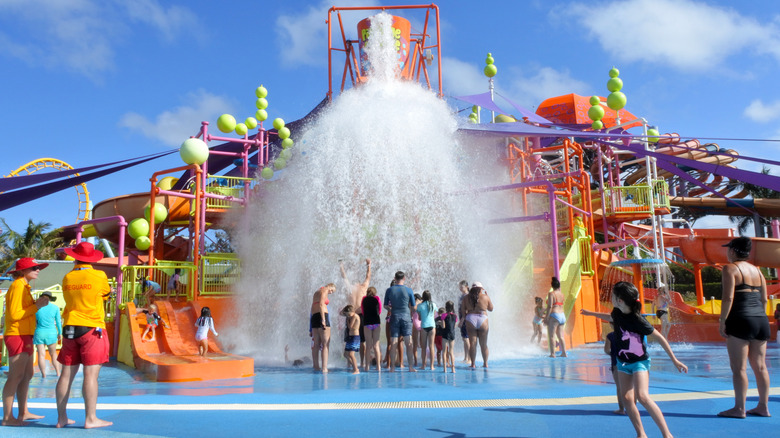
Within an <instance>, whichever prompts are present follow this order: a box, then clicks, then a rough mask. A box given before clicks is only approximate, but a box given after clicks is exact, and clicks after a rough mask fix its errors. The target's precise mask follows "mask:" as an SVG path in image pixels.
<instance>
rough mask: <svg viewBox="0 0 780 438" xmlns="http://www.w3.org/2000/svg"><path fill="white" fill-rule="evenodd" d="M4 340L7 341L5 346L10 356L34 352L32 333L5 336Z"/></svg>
mask: <svg viewBox="0 0 780 438" xmlns="http://www.w3.org/2000/svg"><path fill="white" fill-rule="evenodd" d="M3 341H4V342H5V348H6V349H7V350H8V357H14V356H16V355H17V354H21V353H27V354H29V355H30V356H32V354H33V351H34V350H33V337H32V335H9V336H4V337H3Z"/></svg>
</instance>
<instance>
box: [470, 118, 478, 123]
mask: <svg viewBox="0 0 780 438" xmlns="http://www.w3.org/2000/svg"><path fill="white" fill-rule="evenodd" d="M469 123H474V124H476V123H477V119H475V118H472V117H469Z"/></svg>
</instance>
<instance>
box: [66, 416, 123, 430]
mask: <svg viewBox="0 0 780 438" xmlns="http://www.w3.org/2000/svg"><path fill="white" fill-rule="evenodd" d="M69 421H70V420H69ZM112 424H114V423H113V422H111V421H105V420H101V419H100V418H96V419H95V420H94V421H90V422H88V423H84V429H95V428H98V427H106V426H111V425H112Z"/></svg>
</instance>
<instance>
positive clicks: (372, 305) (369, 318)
mask: <svg viewBox="0 0 780 438" xmlns="http://www.w3.org/2000/svg"><path fill="white" fill-rule="evenodd" d="M360 308H361V310H362V314H363V322H364V323H365V325H364V326H363V333H364V337H365V338H366V360H365V367H364V368H363V369H364V370H366V371H368V370H369V369H371V355H372V354H373V356H374V360H375V361H376V370H377V371H380V370H381V369H382V365H381V362H382V352H381V351H380V350H379V334H380V327H381V324H382V318H381V315H382V301H381V300H380V299H379V297H378V296H376V288H375V287H374V286H370V287H369V288H368V289H367V290H366V296H365V297H363V300H362V301H361V303H360Z"/></svg>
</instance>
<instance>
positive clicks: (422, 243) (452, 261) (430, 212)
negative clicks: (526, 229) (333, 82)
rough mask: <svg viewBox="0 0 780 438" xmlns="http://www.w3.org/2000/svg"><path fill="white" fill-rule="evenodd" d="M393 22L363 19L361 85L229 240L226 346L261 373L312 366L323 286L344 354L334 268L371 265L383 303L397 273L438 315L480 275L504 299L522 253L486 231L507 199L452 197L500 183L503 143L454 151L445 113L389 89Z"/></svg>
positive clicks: (309, 133)
mask: <svg viewBox="0 0 780 438" xmlns="http://www.w3.org/2000/svg"><path fill="white" fill-rule="evenodd" d="M390 20H391V19H390V16H389V15H388V14H386V13H382V14H379V15H378V16H376V17H374V18H373V19H372V34H371V37H370V39H369V41H368V42H367V45H366V47H365V50H366V52H367V54H368V57H369V61H370V65H371V74H370V76H369V80H368V81H367V82H366V83H364V84H362V85H361V86H359V87H356V88H354V89H351V90H348V91H346V92H344V93H343V94H342V95H340V96H339V97H338V98H337V99H335V100H334V102H333V103H332V104H331V105H330V106H329V107H328V108H327V109H326V110H324V111H323V112H322V114H321V115H320V116H319V117H318V119H317V120H316V121H314V122H313V123H312V124H311V125H310V126H308V127H306V128H304V131H303V132H299V133H296V136H297V137H298V138H299V139H300V141H299V142H298V143H297V144H298V146H296V148H297V149H298V150H297V151H296V153H295V155H294V157H293V158H292V159H291V161H290V164H289V167H288V168H287V169H286V170H285V171H284V175H283V177H282V178H280V179H279V180H277V181H273V182H267V183H264V185H263V186H262V189H261V198H260V200H259V201H257V202H255V203H254V204H253V205H252V206H250V207H249V208H248V210H247V214H246V215H245V222H244V224H243V225H242V228H243V229H244V230H245V231H244V232H242V234H241V238H240V239H234V240H239V241H238V242H237V247H238V252H239V254H240V256H241V258H242V261H243V262H242V277H243V280H242V282H241V284H240V285H239V289H240V290H239V297H238V300H239V302H240V303H241V304H240V306H239V308H240V314H239V315H238V327H239V329H238V330H233V331H231V332H228V333H226V334H227V335H228V336H229V340H230V341H231V343H233V344H234V345H236V346H237V350H238V351H239V352H241V353H243V354H248V355H251V356H254V357H255V358H256V360H257V361H258V362H259V363H278V362H279V361H281V359H282V357H283V352H284V347H285V345H289V346H290V349H291V354H290V359H293V358H298V357H301V356H308V357H310V349H309V347H310V344H309V342H310V341H309V338H308V337H307V332H308V329H307V327H308V324H309V307H310V305H311V301H312V295H313V293H314V291H315V290H316V289H317V288H318V287H320V286H322V285H325V284H327V283H330V282H334V283H336V284H337V286H338V287H339V288H338V290H337V292H336V293H335V294H334V295H332V296H331V303H330V309H329V312H330V315H331V323H332V325H333V330H332V334H331V352H332V353H333V355H338V354H340V350H341V349H340V342H339V340H340V339H341V338H342V335H343V332H340V331H339V330H338V329H337V326H338V324H337V316H336V315H337V314H338V311H339V309H340V308H341V307H343V306H344V305H346V304H347V297H348V293H349V292H348V291H347V289H346V287H345V285H344V282H343V281H341V280H340V275H339V268H338V260H339V259H344V260H345V264H346V267H347V271H348V272H349V276H350V277H351V278H350V279H351V280H352V281H353V282H359V281H362V279H363V275H365V265H364V263H363V260H364V259H365V258H366V257H370V258H371V259H372V261H373V263H372V264H373V267H374V273H373V278H372V282H371V284H372V285H373V286H375V287H376V288H377V290H378V291H379V295H380V296H384V290H385V289H386V288H387V286H389V283H390V281H391V279H392V277H393V274H394V272H395V271H397V270H403V271H405V272H406V273H407V278H408V281H407V285H409V286H410V287H412V288H413V289H414V290H415V292H422V291H423V290H425V289H429V290H430V291H431V292H432V294H433V297H434V301H435V302H436V303H437V304H438V305H439V306H440V307H444V304H445V302H446V301H447V300H453V301H454V302H455V303H456V304H457V298H458V296H459V292H458V289H457V282H458V281H459V280H461V279H463V278H468V279H469V280H475V279H476V277H472V276H476V275H478V276H479V281H482V282H483V283H485V284H487V285H490V284H493V285H496V288H495V289H494V292H493V293H494V294H495V295H492V296H498V295H500V287H499V286H500V285H501V282H502V280H503V277H504V276H505V275H506V272H507V271H508V269H509V267H511V265H512V264H513V263H514V261H515V259H516V258H517V255H518V254H519V251H520V250H519V248H520V245H521V243H524V242H520V241H521V240H522V239H516V241H511V240H512V239H506V235H502V233H513V232H518V230H519V229H518V228H516V227H515V228H512V226H509V227H504V228H502V229H500V230H499V229H497V228H495V227H493V228H491V226H489V225H486V224H485V221H486V218H487V217H489V216H494V215H495V213H496V209H502V208H504V209H505V208H506V206H507V205H509V203H508V202H507V201H506V198H505V197H506V196H507V195H491V196H492V200H489V199H488V198H481V199H480V200H479V201H475V197H463V196H453V195H452V193H453V192H455V191H458V190H463V189H465V188H468V187H481V186H485V185H490V184H491V183H492V184H496V183H498V182H501V183H505V182H506V169H505V168H504V167H503V166H502V164H501V162H500V158H501V154H500V150H501V147H502V145H500V144H496V143H494V142H484V143H481V144H468V145H466V144H461V143H462V142H458V141H457V139H456V136H455V132H456V128H457V122H456V120H455V119H454V117H453V115H452V112H453V111H452V110H451V109H450V108H448V107H447V105H446V103H445V102H444V101H442V100H441V99H438V98H437V97H436V96H435V95H434V93H432V92H431V91H430V90H427V89H424V88H422V87H421V86H420V85H419V84H417V83H413V82H408V81H401V80H398V79H396V71H397V69H398V63H397V59H398V58H397V55H396V53H395V51H394V50H393V44H392V36H391V35H390V31H389V30H390V23H391V21H390ZM521 232H522V231H521ZM507 235H509V234H507ZM521 235H522V234H521ZM515 236H517V235H515ZM518 310H519V309H515V310H513V311H512V310H511V309H504V312H510V313H509V314H510V315H512V314H513V313H512V312H514V314H516V312H517V311H518ZM509 319H511V317H510V318H509ZM528 325H529V326H530V324H528ZM529 336H530V334H529ZM494 347H495V344H494ZM494 351H497V350H495V349H494Z"/></svg>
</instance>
